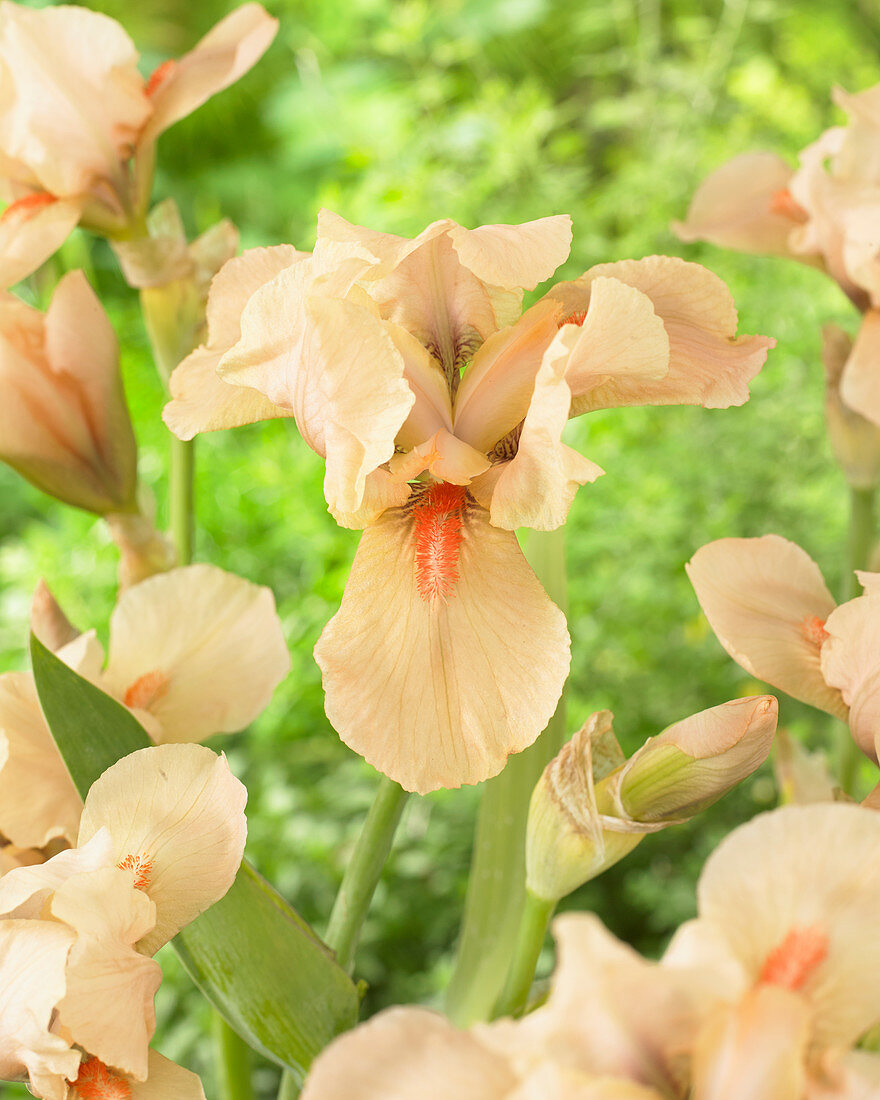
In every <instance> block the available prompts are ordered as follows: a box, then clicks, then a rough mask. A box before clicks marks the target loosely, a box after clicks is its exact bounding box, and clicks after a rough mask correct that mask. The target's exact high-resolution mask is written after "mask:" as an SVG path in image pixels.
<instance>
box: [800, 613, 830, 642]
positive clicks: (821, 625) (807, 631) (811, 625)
mask: <svg viewBox="0 0 880 1100" xmlns="http://www.w3.org/2000/svg"><path fill="white" fill-rule="evenodd" d="M801 630H803V632H804V635H805V637H806V639H807V641H808V642H812V643H813V645H816V646H821V644H822V643H823V642H824V641H825V639H826V638H830V637H831V635H830V634H829V633H828V631H827V630H826V629H825V620H824V619H820V618H819V616H818V615H808V616H807V618H806V619H804V621H803V622H802V623H801Z"/></svg>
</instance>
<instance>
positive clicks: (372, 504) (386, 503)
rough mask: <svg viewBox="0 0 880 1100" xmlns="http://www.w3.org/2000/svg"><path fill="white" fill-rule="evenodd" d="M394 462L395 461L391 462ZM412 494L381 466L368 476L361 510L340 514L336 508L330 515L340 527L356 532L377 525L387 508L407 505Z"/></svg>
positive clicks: (404, 483)
mask: <svg viewBox="0 0 880 1100" xmlns="http://www.w3.org/2000/svg"><path fill="white" fill-rule="evenodd" d="M391 461H392V462H393V461H394V459H392V460H391ZM411 492H412V490H411V488H410V486H409V485H407V483H406V481H405V480H404V481H401V480H400V478H398V477H395V476H394V475H393V474H391V473H390V472H389V471H388V470H385V469H383V468H382V467H381V466H380V467H379V469H378V470H373V472H372V473H371V474H367V479H366V481H365V482H364V499H363V501H362V502H361V506H360V508H358V509H357V510H356V511H354V512H339V511H337V510H336V509H334V508H331V509H330V514H331V515H332V516H333V518H334V519H335V520H336V522H337V523H338V524H339V526H340V527H347V528H349V529H354V530H356V531H360V530H362V529H363V528H364V527H368V526H369V525H370V524H371V523H375V522H376V520H377V519H378V518H379V516H381V515H382V513H383V512H384V511H385V509H386V508H399V507H400V506H401V505H402V504H406V502H407V500H409V496H410V493H411Z"/></svg>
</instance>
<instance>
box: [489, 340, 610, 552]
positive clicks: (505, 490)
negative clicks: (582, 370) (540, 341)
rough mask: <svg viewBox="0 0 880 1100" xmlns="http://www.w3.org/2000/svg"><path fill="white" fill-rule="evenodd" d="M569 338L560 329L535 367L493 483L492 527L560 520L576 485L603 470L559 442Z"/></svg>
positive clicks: (539, 525)
mask: <svg viewBox="0 0 880 1100" xmlns="http://www.w3.org/2000/svg"><path fill="white" fill-rule="evenodd" d="M565 327H566V328H570V327H571V326H565ZM579 335H580V334H579V333H578V334H577V335H576V336H575V337H574V339H577V338H578V336H579ZM570 339H571V337H570V336H569V334H568V333H567V332H565V331H561V332H560V333H559V334H558V335H557V336H556V338H555V339H554V341H553V343H552V344H551V345H550V347H549V348H548V349H547V353H546V354H545V356H544V362H543V364H542V366H541V369H540V370H539V371H538V375H537V378H536V379H535V386H534V391H533V393H532V399H531V404H530V405H529V411H528V413H527V414H526V418H525V420H524V421H523V426H522V432H521V433H520V437H519V443H518V445H517V451H516V454H515V455H514V457H513V458H512V459H511V461H510V462H507V463H505V464H504V466H503V468H502V469H501V471H500V473H499V474H498V476H497V480H495V483H494V488H493V489H492V495H491V509H490V519H491V522H492V524H493V525H494V526H495V527H503V528H505V529H507V530H508V531H513V530H515V529H516V528H517V527H534V528H536V529H537V530H539V531H552V530H553V529H554V528H556V527H560V526H561V525H562V524H563V523H565V520H566V517H567V515H568V509H569V508H570V506H571V502H572V500H574V495H575V493H576V492H577V490H578V488H579V486H581V485H586V484H588V483H589V482H592V481H595V480H596V478H597V477H601V476H602V474H603V473H604V471H603V470H602V469H601V468H600V467H599V466H597V465H596V464H595V462H590V461H589V460H588V459H586V458H584V457H583V456H581V455H580V454H578V452H577V451H575V450H573V449H572V448H571V447H569V446H567V445H566V444H565V443H563V442H562V432H563V429H564V428H565V425H566V423H567V422H568V416H569V412H570V409H571V389H570V387H569V385H568V381H567V370H568V365H569V361H570V357H571V351H570V346H569V340H570Z"/></svg>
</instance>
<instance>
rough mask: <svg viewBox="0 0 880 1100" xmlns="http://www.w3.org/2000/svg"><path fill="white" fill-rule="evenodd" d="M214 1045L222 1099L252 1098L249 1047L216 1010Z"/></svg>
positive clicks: (241, 1099) (250, 1099) (243, 1099)
mask: <svg viewBox="0 0 880 1100" xmlns="http://www.w3.org/2000/svg"><path fill="white" fill-rule="evenodd" d="M214 1045H215V1048H216V1051H217V1056H218V1061H219V1066H218V1076H219V1080H220V1095H221V1096H222V1097H223V1098H224V1100H254V1089H253V1085H252V1083H251V1049H250V1047H249V1046H248V1045H247V1043H246V1042H245V1041H244V1039H242V1038H241V1036H240V1035H238V1033H237V1032H235V1031H233V1030H232V1028H231V1027H230V1026H229V1024H227V1023H226V1021H225V1020H224V1019H223V1017H222V1016H221V1015H220V1014H219V1013H217V1012H215V1013H214Z"/></svg>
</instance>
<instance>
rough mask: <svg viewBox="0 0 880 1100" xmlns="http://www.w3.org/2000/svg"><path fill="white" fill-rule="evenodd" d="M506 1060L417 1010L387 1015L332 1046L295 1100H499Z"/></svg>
mask: <svg viewBox="0 0 880 1100" xmlns="http://www.w3.org/2000/svg"><path fill="white" fill-rule="evenodd" d="M515 1085H516V1077H515V1076H514V1074H513V1071H512V1070H511V1068H510V1066H509V1065H508V1063H507V1060H506V1059H505V1058H503V1057H501V1056H500V1055H497V1054H494V1053H493V1052H492V1051H491V1050H489V1049H487V1048H486V1047H485V1046H483V1044H482V1043H480V1042H479V1041H478V1040H477V1039H475V1038H474V1037H473V1036H472V1035H470V1034H469V1033H468V1032H466V1031H458V1030H457V1029H456V1028H454V1027H452V1025H451V1024H449V1023H447V1021H446V1020H445V1019H444V1018H443V1017H442V1016H440V1015H438V1014H437V1013H434V1012H429V1011H428V1010H427V1009H424V1008H391V1009H387V1010H386V1011H385V1012H380V1013H379V1015H378V1016H374V1017H373V1019H371V1020H369V1021H368V1022H367V1023H365V1024H361V1025H360V1026H359V1027H356V1028H355V1029H354V1031H349V1032H347V1033H346V1034H345V1035H342V1036H340V1038H338V1039H336V1040H334V1041H333V1042H332V1043H331V1044H330V1046H329V1047H327V1049H326V1050H324V1051H323V1052H322V1053H321V1054H320V1055H318V1058H317V1059H316V1061H315V1062H314V1064H313V1065H312V1069H311V1071H310V1073H309V1076H308V1078H307V1079H306V1083H305V1087H304V1088H303V1093H302V1100H448V1098H449V1097H455V1100H507V1098H508V1096H509V1093H510V1090H511V1089H512V1088H513V1087H514V1086H515Z"/></svg>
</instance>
